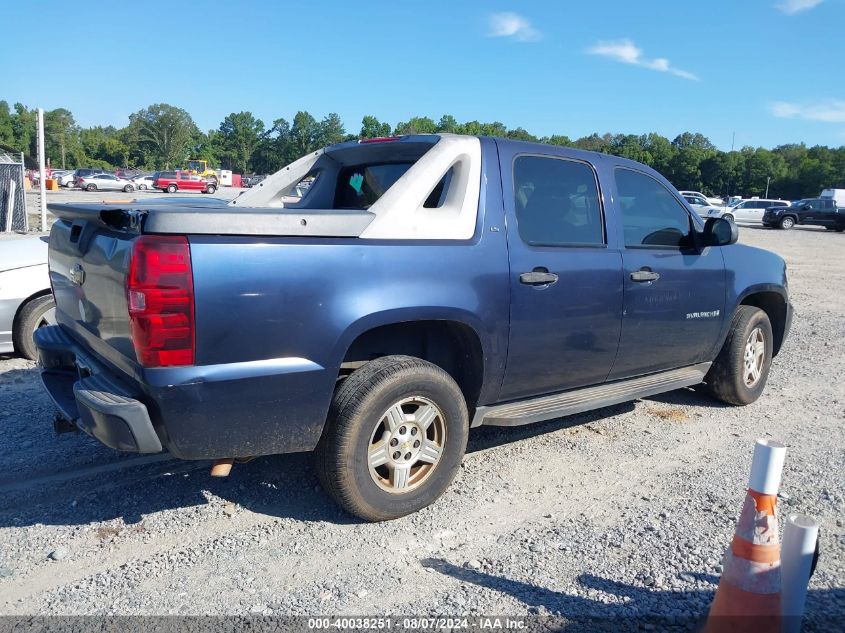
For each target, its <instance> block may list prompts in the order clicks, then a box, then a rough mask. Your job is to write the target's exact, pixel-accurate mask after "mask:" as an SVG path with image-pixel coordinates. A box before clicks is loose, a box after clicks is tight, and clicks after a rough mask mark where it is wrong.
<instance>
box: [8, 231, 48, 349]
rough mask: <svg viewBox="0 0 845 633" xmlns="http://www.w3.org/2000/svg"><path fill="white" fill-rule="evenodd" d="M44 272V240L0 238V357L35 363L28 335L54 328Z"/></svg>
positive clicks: (46, 273) (45, 257)
mask: <svg viewBox="0 0 845 633" xmlns="http://www.w3.org/2000/svg"><path fill="white" fill-rule="evenodd" d="M55 322H56V305H55V303H53V295H52V293H51V291H50V276H49V273H48V272H47V238H46V237H43V238H42V237H24V238H17V239H15V238H5V237H4V238H0V354H7V353H9V352H17V353H18V354H20V355H21V356H24V357H26V358H30V359H33V360H34V359H35V357H36V349H35V343H34V342H33V340H32V335H33V333H34V332H35V330H37V329H38V328H39V327H41V326H43V325H55Z"/></svg>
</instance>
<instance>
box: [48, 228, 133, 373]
mask: <svg viewBox="0 0 845 633" xmlns="http://www.w3.org/2000/svg"><path fill="white" fill-rule="evenodd" d="M135 237H137V234H135V233H131V232H128V231H124V230H121V229H119V228H115V227H110V226H108V225H106V224H105V223H103V222H100V221H98V219H96V216H95V218H92V219H85V218H83V217H77V218H62V217H60V218H59V220H58V221H56V222H55V223H54V224H53V227H52V229H51V231H50V250H49V258H48V259H49V267H50V282H51V284H52V286H53V294H54V296H55V299H56V312H57V320H58V322H59V323H60V324H62V325H64V326H65V327H67V328H68V329H70V330H71V332H72V333H74V334H75V335H76V337H77V338H79V339H82V340H83V342H85V343H86V344H87V345H88V346H89V347H91V348H92V349H93V351H95V352H97V353H98V354H100V355H102V356H103V357H104V358H105V359H107V360H111V361H112V362H113V363H114V364H117V365H120V366H123V367H126V366H127V364H129V365H134V364H135V362H136V358H135V350H134V348H133V346H132V340H131V336H130V322H129V311H128V309H127V298H126V274H127V271H128V267H129V256H130V253H131V249H132V241H133V239H134V238H135Z"/></svg>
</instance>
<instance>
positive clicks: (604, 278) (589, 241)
mask: <svg viewBox="0 0 845 633" xmlns="http://www.w3.org/2000/svg"><path fill="white" fill-rule="evenodd" d="M517 148H518V146H517ZM517 148H515V147H514V146H511V145H510V144H508V145H506V146H505V147H500V148H499V160H500V166H501V171H502V182H503V193H504V199H505V213H506V218H507V232H508V235H507V239H508V253H509V258H510V287H511V313H510V335H509V343H508V358H507V366H506V369H505V376H504V379H503V383H502V389H501V393H500V399H501V400H513V399H518V398H523V397H529V396H533V395H538V394H543V393H552V392H555V391H562V390H566V389H572V388H576V387H581V386H585V385H590V384H596V383H601V382H603V381H604V380H605V379H606V378H607V375H608V373H609V372H610V369H611V367H612V365H613V360H614V358H615V356H616V349H617V344H618V341H619V332H620V322H621V311H622V270H621V269H622V258H621V255H620V253H619V251H618V250H615V249H613V248H609V247H608V242H607V231H606V229H605V221H604V209H603V201H602V195H601V191H600V188H599V183H598V178H597V176H596V171H595V169H594V166H593V165H591V164H590V163H588V162H586V161H582V160H572V159H569V158H567V157H565V156H553V155H538V154H530V153H519V152H518V149H517Z"/></svg>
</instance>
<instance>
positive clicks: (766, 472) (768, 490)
mask: <svg viewBox="0 0 845 633" xmlns="http://www.w3.org/2000/svg"><path fill="white" fill-rule="evenodd" d="M784 459H786V446H784V445H783V444H781V443H780V442H775V441H774V440H757V443H756V444H754V456H753V457H752V458H751V476H750V477H749V479H748V487H749V488H751V490H753V491H754V492H759V493H760V494H763V495H776V494H777V493H778V488H780V476H781V472H783V462H784Z"/></svg>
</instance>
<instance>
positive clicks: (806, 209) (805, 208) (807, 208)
mask: <svg viewBox="0 0 845 633" xmlns="http://www.w3.org/2000/svg"><path fill="white" fill-rule="evenodd" d="M812 208H813V207H811V206H810V205H809V204H805V205H804V206H803V207H801V210H802V211H809V210H810V209H812Z"/></svg>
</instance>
